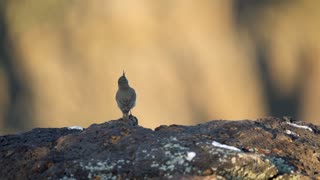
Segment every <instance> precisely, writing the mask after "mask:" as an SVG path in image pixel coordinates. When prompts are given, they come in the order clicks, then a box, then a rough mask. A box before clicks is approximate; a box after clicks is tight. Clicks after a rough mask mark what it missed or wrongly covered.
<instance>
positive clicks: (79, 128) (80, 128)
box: [68, 126, 83, 131]
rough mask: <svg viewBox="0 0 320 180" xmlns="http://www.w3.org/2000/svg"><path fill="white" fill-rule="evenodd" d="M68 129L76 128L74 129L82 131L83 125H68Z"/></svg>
mask: <svg viewBox="0 0 320 180" xmlns="http://www.w3.org/2000/svg"><path fill="white" fill-rule="evenodd" d="M68 129H76V130H80V131H82V130H83V127H81V126H70V127H68Z"/></svg>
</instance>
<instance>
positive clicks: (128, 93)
mask: <svg viewBox="0 0 320 180" xmlns="http://www.w3.org/2000/svg"><path fill="white" fill-rule="evenodd" d="M116 101H117V104H118V107H119V108H120V110H121V111H122V113H123V119H126V120H129V112H130V114H131V111H130V110H131V109H132V108H133V107H134V106H135V105H136V92H135V91H134V89H133V88H131V87H130V86H129V82H128V80H127V78H126V76H125V73H124V71H123V75H122V76H121V77H120V78H119V80H118V91H117V94H116Z"/></svg>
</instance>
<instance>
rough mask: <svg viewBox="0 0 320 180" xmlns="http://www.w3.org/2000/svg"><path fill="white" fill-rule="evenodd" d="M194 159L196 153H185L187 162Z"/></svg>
mask: <svg viewBox="0 0 320 180" xmlns="http://www.w3.org/2000/svg"><path fill="white" fill-rule="evenodd" d="M194 157H196V153H195V152H188V153H187V156H186V159H187V160H188V161H192V159H193V158H194Z"/></svg>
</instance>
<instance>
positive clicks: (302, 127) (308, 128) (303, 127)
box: [287, 122, 313, 132]
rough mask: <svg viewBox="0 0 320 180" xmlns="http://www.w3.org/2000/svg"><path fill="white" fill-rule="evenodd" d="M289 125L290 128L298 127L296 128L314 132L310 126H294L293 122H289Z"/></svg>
mask: <svg viewBox="0 0 320 180" xmlns="http://www.w3.org/2000/svg"><path fill="white" fill-rule="evenodd" d="M287 124H289V125H290V126H293V127H296V128H301V129H306V130H309V131H311V132H313V130H312V129H311V128H310V127H309V126H302V125H298V124H294V123H291V122H287Z"/></svg>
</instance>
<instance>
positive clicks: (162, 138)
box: [0, 117, 320, 179]
mask: <svg viewBox="0 0 320 180" xmlns="http://www.w3.org/2000/svg"><path fill="white" fill-rule="evenodd" d="M137 122H138V121H137V119H136V118H135V117H131V118H130V122H128V121H124V120H122V119H119V120H113V121H109V122H106V123H102V124H93V125H91V126H90V127H88V128H86V129H83V130H81V128H44V129H40V128H37V129H34V130H32V131H30V132H25V133H21V134H16V135H6V136H0V158H1V161H0V177H2V179H292V178H296V179H309V178H314V179H317V178H319V173H320V166H319V165H320V133H319V129H320V128H319V127H318V126H315V125H311V124H304V123H303V122H300V121H294V122H290V121H288V120H286V119H281V118H274V117H267V118H262V119H259V120H256V121H249V120H242V121H223V120H219V121H218V120H216V121H210V122H207V123H204V124H199V125H195V126H180V125H171V126H160V127H158V128H156V129H155V130H151V129H147V128H143V127H141V126H139V125H138V124H137Z"/></svg>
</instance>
